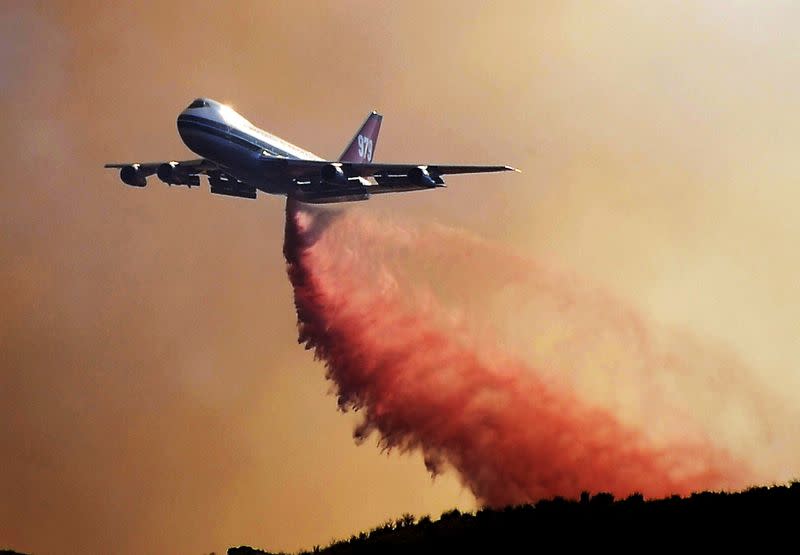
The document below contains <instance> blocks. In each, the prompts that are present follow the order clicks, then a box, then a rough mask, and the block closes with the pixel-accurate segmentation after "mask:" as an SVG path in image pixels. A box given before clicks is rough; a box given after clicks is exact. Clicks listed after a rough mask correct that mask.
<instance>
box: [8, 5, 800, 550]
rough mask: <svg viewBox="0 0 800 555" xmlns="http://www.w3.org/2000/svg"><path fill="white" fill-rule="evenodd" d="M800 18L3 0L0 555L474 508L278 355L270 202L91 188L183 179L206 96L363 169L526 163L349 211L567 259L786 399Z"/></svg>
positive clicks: (766, 10)
mask: <svg viewBox="0 0 800 555" xmlns="http://www.w3.org/2000/svg"><path fill="white" fill-rule="evenodd" d="M798 16H800V8H798V7H797V6H796V5H794V4H791V3H774V4H770V5H769V6H764V5H760V4H758V5H757V4H755V3H753V4H747V3H730V2H723V1H708V2H704V3H700V4H696V5H689V4H680V3H662V4H657V5H655V4H652V3H648V4H646V5H645V4H642V3H636V2H614V3H591V4H590V3H584V2H574V3H571V2H538V3H534V2H520V3H501V4H485V3H475V4H465V3H463V2H451V3H433V5H431V3H429V2H404V3H395V2H386V3H377V4H376V3H375V2H351V1H348V2H332V3H330V4H322V3H317V2H307V3H305V2H304V3H299V2H298V3H289V2H233V3H227V4H220V3H213V2H208V3H205V2H185V3H183V2H181V3H169V2H157V3H155V2H154V3H150V4H148V3H144V4H139V5H137V6H136V7H123V6H113V7H112V6H104V5H102V4H97V3H81V2H63V3H57V2H43V3H34V2H10V3H6V4H5V5H4V8H3V10H2V11H0V95H2V96H1V97H0V98H1V99H2V102H0V122H2V123H0V128H1V129H2V131H3V132H2V133H0V146H1V147H2V153H3V162H4V163H3V167H2V177H3V180H2V185H1V186H0V191H2V197H0V306H2V309H0V310H1V312H0V313H1V314H2V318H0V360H1V362H0V446H1V447H2V457H3V466H2V472H0V547H5V548H14V549H18V550H23V551H33V552H36V553H65V554H70V553H99V552H114V553H121V554H126V553H142V552H145V553H201V552H204V551H205V552H208V551H212V550H216V551H223V550H224V549H225V548H226V547H227V546H230V545H238V544H251V545H256V546H260V547H263V548H268V549H273V550H295V549H298V548H301V547H310V546H312V545H314V544H325V543H327V542H328V541H329V540H330V539H332V538H334V537H346V536H349V534H351V533H353V532H357V531H359V530H362V529H365V528H369V527H372V526H374V525H376V524H378V523H380V522H381V521H383V520H385V519H387V518H391V517H396V516H398V515H400V514H401V513H404V512H410V513H414V514H418V515H420V514H425V513H432V514H434V515H436V514H438V513H439V512H441V511H443V510H447V509H449V508H452V507H454V506H457V507H460V508H462V509H473V508H475V507H476V501H475V499H474V497H473V495H472V493H471V492H470V490H469V489H467V488H466V487H464V486H462V485H461V484H460V482H459V480H458V477H457V476H456V475H454V474H452V473H445V474H444V475H442V476H438V477H437V478H436V479H435V480H432V479H431V477H430V476H429V474H428V473H427V471H426V469H425V466H424V464H423V461H422V457H421V455H419V454H416V453H410V454H399V453H390V454H389V455H388V456H387V454H385V453H381V451H380V449H378V448H376V447H375V446H374V444H371V443H367V444H366V445H361V446H357V445H356V444H355V443H354V441H353V439H352V432H353V426H354V423H355V422H356V418H355V417H354V416H352V415H342V414H340V413H339V412H337V410H336V401H335V398H334V397H333V396H332V395H330V384H329V383H328V382H326V381H325V379H324V370H323V368H322V366H321V364H320V363H319V362H316V361H314V360H313V358H312V356H311V354H309V353H308V352H307V351H304V350H303V348H302V347H301V346H299V345H297V330H296V318H295V312H294V306H293V298H292V290H291V288H290V286H289V283H288V280H287V277H286V270H285V264H284V260H283V258H282V255H281V244H282V240H283V236H282V234H283V217H284V212H283V210H284V202H283V199H281V198H277V197H274V198H273V197H270V198H263V197H262V198H260V199H259V200H258V201H255V202H253V201H245V200H240V199H229V198H225V197H212V196H211V195H209V194H208V193H207V191H206V190H200V191H198V190H194V191H191V192H190V191H187V190H185V189H183V188H172V189H169V188H167V187H166V186H162V184H160V183H158V182H156V181H155V180H152V181H151V184H150V186H149V187H148V188H146V189H143V190H139V189H132V188H126V187H124V186H123V185H122V184H121V183H120V182H119V180H118V177H117V175H116V174H115V173H114V172H111V171H108V170H103V169H102V164H103V163H105V162H112V161H128V160H142V161H146V160H158V159H169V158H182V157H186V156H188V157H191V155H190V154H189V153H188V152H187V151H186V148H185V147H184V146H183V145H182V143H181V142H180V139H179V137H178V135H177V132H176V128H175V118H176V117H177V114H178V112H179V111H180V110H181V109H182V108H183V107H184V106H185V105H186V104H188V102H189V101H190V100H191V99H193V98H195V97H197V96H201V95H202V96H210V97H212V98H216V99H219V100H222V101H225V102H229V103H230V104H232V105H233V106H234V107H235V108H236V109H237V110H239V111H240V112H241V113H243V114H244V115H245V116H246V117H248V118H249V119H251V120H252V121H253V122H254V123H255V124H256V125H259V126H261V127H264V128H266V129H268V130H270V131H272V132H274V133H276V134H278V135H279V136H282V137H284V138H286V139H288V140H290V141H292V142H296V143H299V144H301V145H302V146H304V147H306V148H308V149H310V150H312V151H314V152H317V153H318V154H320V155H323V156H334V155H336V154H337V153H338V152H340V151H341V149H342V147H343V146H344V144H345V142H346V141H347V140H348V139H349V138H350V137H351V135H352V133H353V130H354V129H355V128H356V126H357V125H358V124H359V123H360V121H361V120H362V118H363V117H364V115H365V114H366V112H367V111H369V110H371V109H378V110H380V111H382V112H383V113H384V115H385V120H384V125H383V133H382V136H381V140H380V143H379V144H378V147H377V159H378V160H383V161H397V162H400V161H417V160H419V161H432V162H459V163H476V164H480V163H507V164H511V165H515V166H518V167H520V168H522V169H523V170H524V172H525V173H523V174H522V175H516V174H515V175H497V176H488V177H479V176H478V177H462V178H458V177H455V178H453V179H451V180H450V182H449V183H450V188H449V189H447V190H444V191H435V192H430V193H412V194H407V195H398V196H396V197H393V198H386V197H382V198H375V199H373V200H372V201H370V203H367V204H366V205H365V206H363V207H362V209H363V210H366V211H369V212H375V213H377V214H381V213H383V214H386V213H391V214H392V215H393V216H394V217H395V218H400V219H406V220H419V221H435V222H438V223H439V224H442V225H445V226H452V227H459V228H464V229H467V230H469V231H470V232H471V233H474V234H477V235H479V236H482V237H485V238H487V239H489V240H491V241H494V242H497V243H500V244H503V245H506V246H507V247H509V248H513V249H514V250H515V251H516V252H520V253H522V254H524V255H526V256H529V257H532V258H537V259H546V260H548V261H551V262H552V263H554V264H557V265H559V266H561V267H563V268H567V269H568V270H569V271H571V272H574V273H576V274H578V275H581V276H583V278H584V279H586V280H590V281H591V282H593V283H597V284H601V285H602V286H603V287H605V288H607V289H608V290H610V291H613V292H614V294H616V295H619V296H621V297H622V298H624V299H626V301H627V302H629V303H630V304H631V305H632V306H635V307H637V309H638V310H641V311H642V312H643V313H644V314H646V315H647V317H648V318H650V319H652V320H653V321H657V322H659V323H661V324H664V325H666V326H669V327H671V328H672V329H677V330H681V333H683V332H685V333H688V334H691V335H692V336H693V337H700V338H702V340H703V341H707V342H710V343H713V344H714V345H717V346H718V347H719V348H720V349H722V350H724V351H725V352H726V353H730V356H731V357H734V358H735V359H736V360H737V364H741V365H744V366H745V367H746V368H748V369H749V372H750V375H749V378H748V379H749V380H754V381H755V382H756V383H757V384H758V386H759V387H760V388H764V389H768V390H771V391H773V392H774V393H775V395H779V396H782V397H781V398H782V399H785V401H786V402H787V403H791V402H794V401H796V400H797V397H798V395H797V393H796V392H797V391H798V388H799V387H800V375H798V372H797V368H796V362H795V361H796V360H797V359H798V356H800V343H798V341H797V337H798V331H800V324H798V321H799V319H798V312H797V311H798V309H797V307H798V306H800V285H798V284H799V283H800V280H798V273H800V250H798V249H797V247H796V241H797V237H798V236H800V218H797V216H796V213H797V207H798V206H800V177H798V176H800V157H798V156H797V153H796V149H797V143H798V137H800V112H798V111H797V109H796V99H797V98H798V96H800V67H799V64H800V59H798V58H797V56H796V52H797V33H796V29H795V22H796V21H797V19H798ZM520 325H522V326H524V325H525V322H520ZM775 425H776V426H780V425H781V423H780V422H778V423H776V424H775ZM785 425H786V426H787V427H790V426H791V423H786V424H785ZM776 437H783V438H785V437H786V435H785V434H784V435H781V434H777V436H776ZM786 449H787V450H789V451H791V449H796V447H794V443H793V442H792V444H791V445H787V447H786ZM794 460H797V459H794ZM791 472H792V468H790V467H783V468H781V469H780V472H777V473H776V474H774V475H775V477H776V479H787V478H789V477H791V475H792V474H791Z"/></svg>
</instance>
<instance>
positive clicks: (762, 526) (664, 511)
mask: <svg viewBox="0 0 800 555" xmlns="http://www.w3.org/2000/svg"><path fill="white" fill-rule="evenodd" d="M798 525H800V482H793V483H792V484H791V485H789V486H772V487H758V488H751V489H749V490H746V491H742V492H736V493H725V492H704V493H695V494H692V495H691V496H689V497H685V498H684V497H679V496H673V497H669V498H666V499H653V500H645V499H644V498H643V497H642V496H641V495H638V494H635V495H631V496H630V497H628V498H627V499H622V500H615V499H614V497H613V496H612V495H611V494H609V493H599V494H597V495H594V496H590V495H589V494H588V493H584V494H583V495H581V498H580V499H579V500H567V499H563V498H559V497H557V498H555V499H551V500H543V501H539V502H538V503H536V504H535V505H521V506H516V507H507V508H505V509H499V510H496V509H481V510H480V511H478V512H477V513H474V514H473V513H461V512H459V511H458V510H457V509H454V510H452V511H449V512H446V513H444V514H442V515H441V517H440V518H439V519H438V520H436V521H433V520H431V519H430V518H429V517H427V516H426V517H422V518H419V519H416V518H414V517H413V516H412V515H403V516H402V517H400V518H399V519H397V520H395V521H388V522H385V523H384V524H382V525H380V526H377V527H375V528H373V529H372V530H370V531H369V532H361V533H360V534H358V535H353V536H351V537H350V538H349V539H347V540H341V541H334V542H332V543H331V544H330V545H328V546H327V547H325V548H321V547H319V546H316V547H314V548H313V550H312V551H310V552H307V551H304V552H302V553H304V554H305V553H324V554H329V555H334V554H335V555H347V554H370V553H380V554H393V553H398V554H399V553H414V554H420V553H446V552H485V553H498V552H511V551H514V552H518V551H519V549H520V548H523V549H524V550H525V551H532V550H534V549H537V548H542V547H543V546H559V549H561V550H563V549H567V550H574V549H575V548H577V547H587V548H592V547H593V548H597V547H600V546H603V545H605V546H606V547H611V546H614V547H615V548H623V549H624V548H627V549H631V548H636V549H639V548H642V549H644V548H647V549H665V548H670V549H681V550H684V549H686V548H688V547H690V546H692V545H697V542H702V543H708V542H709V541H712V540H713V541H714V542H715V544H716V545H718V546H719V545H721V544H726V545H730V544H731V543H734V542H737V541H739V540H740V539H745V538H750V539H758V540H764V539H767V538H770V539H772V540H777V539H779V538H780V537H784V538H786V539H790V540H794V539H795V536H796V533H797V530H798ZM642 541H644V542H645V543H644V544H643V543H641V542H642ZM648 546H649V547H648ZM269 553H270V552H268V551H262V550H259V549H253V548H251V547H246V546H241V547H231V548H230V549H228V555H255V554H259V555H262V554H268V555H269Z"/></svg>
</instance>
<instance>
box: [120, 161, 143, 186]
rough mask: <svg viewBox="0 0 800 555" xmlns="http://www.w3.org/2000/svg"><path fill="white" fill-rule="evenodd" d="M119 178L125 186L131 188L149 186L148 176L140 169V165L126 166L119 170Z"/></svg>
mask: <svg viewBox="0 0 800 555" xmlns="http://www.w3.org/2000/svg"><path fill="white" fill-rule="evenodd" d="M119 178H120V179H121V180H122V182H123V183H124V184H125V185H130V186H131V187H144V186H145V185H147V176H146V175H145V174H144V172H142V171H141V170H140V169H139V164H133V165H131V166H125V167H124V168H122V169H121V170H119Z"/></svg>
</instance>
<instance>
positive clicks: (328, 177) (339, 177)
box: [320, 164, 350, 186]
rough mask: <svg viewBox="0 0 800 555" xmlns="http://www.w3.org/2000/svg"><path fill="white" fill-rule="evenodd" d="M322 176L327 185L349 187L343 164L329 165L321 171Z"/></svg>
mask: <svg viewBox="0 0 800 555" xmlns="http://www.w3.org/2000/svg"><path fill="white" fill-rule="evenodd" d="M320 175H321V176H322V180H323V181H324V182H325V183H329V184H331V185H342V186H344V185H349V184H350V182H349V181H348V179H347V176H346V175H345V174H344V170H343V169H342V165H341V164H327V165H325V166H322V170H320Z"/></svg>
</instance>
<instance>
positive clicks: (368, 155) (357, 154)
mask: <svg viewBox="0 0 800 555" xmlns="http://www.w3.org/2000/svg"><path fill="white" fill-rule="evenodd" d="M381 120H383V116H382V115H380V114H379V113H378V112H371V113H370V114H369V115H368V116H367V119H366V120H365V121H364V124H363V125H362V126H361V128H360V129H359V130H358V132H356V134H355V136H354V137H353V140H351V141H350V144H348V145H347V148H346V149H344V152H342V155H341V156H340V157H339V161H340V162H359V163H370V162H372V157H373V155H374V154H375V147H376V146H377V144H378V132H380V130H381Z"/></svg>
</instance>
